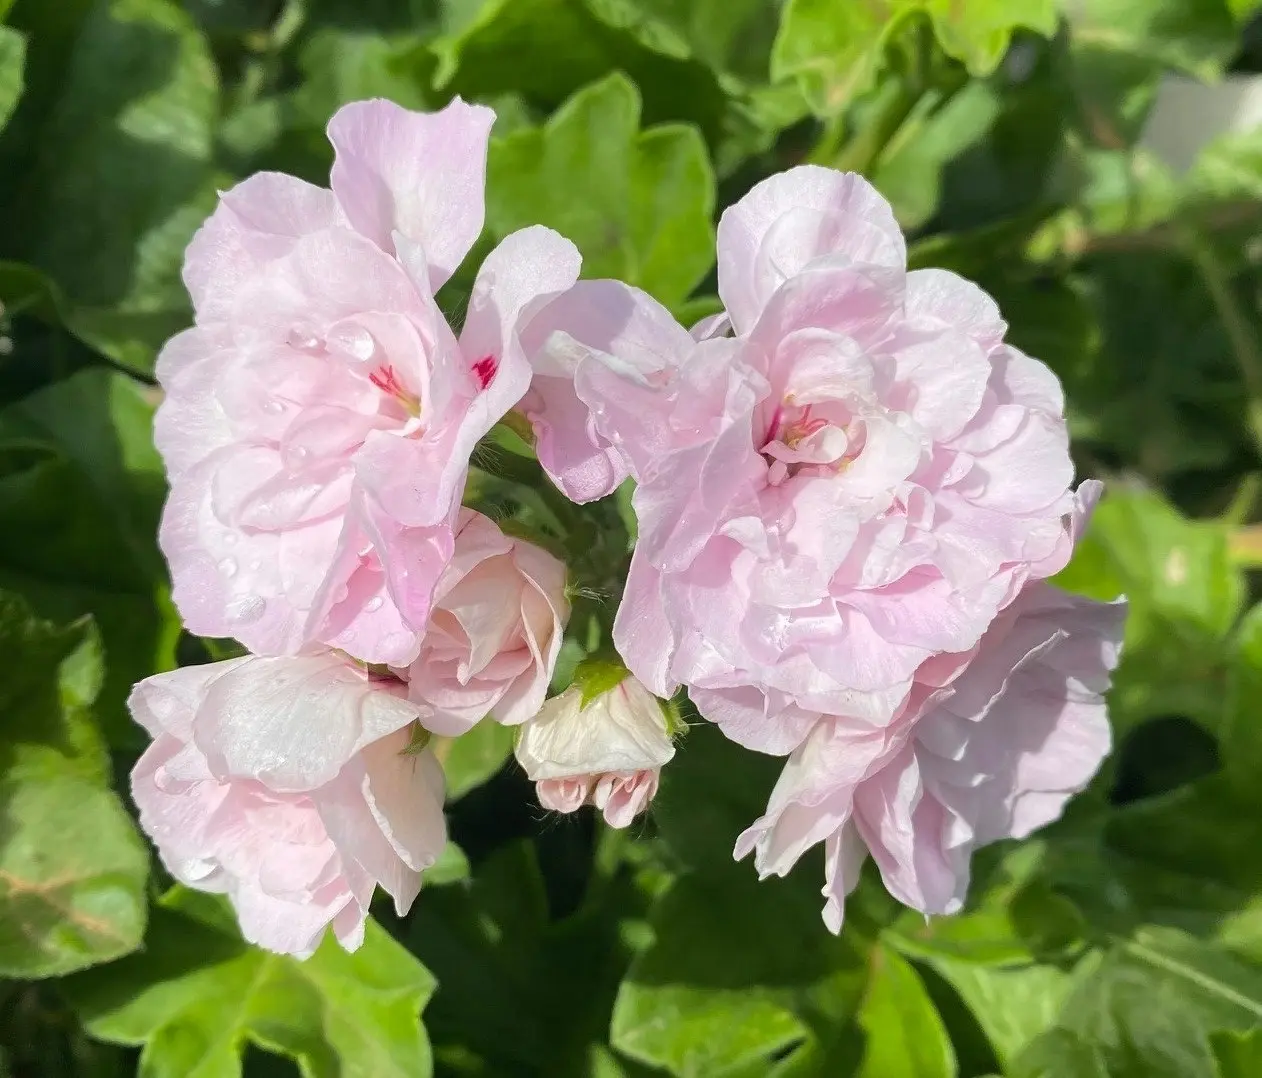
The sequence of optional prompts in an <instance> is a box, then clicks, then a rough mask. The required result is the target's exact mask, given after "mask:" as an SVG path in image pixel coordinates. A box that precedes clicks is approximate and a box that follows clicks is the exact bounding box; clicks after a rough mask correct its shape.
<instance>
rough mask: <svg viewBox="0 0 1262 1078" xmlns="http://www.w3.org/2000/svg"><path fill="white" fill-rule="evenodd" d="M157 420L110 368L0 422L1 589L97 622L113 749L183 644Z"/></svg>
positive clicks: (103, 709)
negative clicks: (163, 515)
mask: <svg viewBox="0 0 1262 1078" xmlns="http://www.w3.org/2000/svg"><path fill="white" fill-rule="evenodd" d="M152 417H153V406H152V403H151V402H150V401H149V400H148V399H146V397H145V396H144V391H143V390H142V389H141V388H140V387H139V386H138V385H137V383H135V382H134V381H133V380H132V379H130V378H128V377H127V376H125V375H122V374H118V373H112V372H109V371H107V370H105V369H103V368H91V369H87V370H84V371H81V372H80V373H78V374H76V375H74V376H73V377H71V378H69V379H66V380H65V381H62V382H58V383H56V384H54V385H52V386H50V387H49V388H47V389H45V390H41V391H40V392H38V393H36V394H33V395H32V396H30V397H27V398H26V399H25V400H23V401H21V402H19V403H17V404H15V405H11V406H10V407H9V408H7V409H5V410H4V411H3V412H0V516H3V517H4V519H5V520H7V521H8V522H9V527H8V528H6V529H3V530H2V531H0V586H4V587H9V588H11V589H14V590H18V591H21V592H22V594H23V595H24V596H25V597H26V598H27V600H28V601H29V602H30V603H31V604H32V605H33V606H34V608H35V609H36V611H37V612H38V613H40V614H42V615H43V616H45V617H51V618H54V619H58V620H63V621H64V620H69V619H71V618H75V617H79V616H81V615H83V614H87V613H90V614H92V615H93V616H94V617H95V618H96V620H97V622H98V625H99V627H100V629H101V633H102V635H103V638H104V642H105V647H106V650H107V652H108V654H109V657H110V662H109V664H108V668H107V677H106V683H105V688H104V690H103V692H102V696H101V700H100V703H99V711H100V716H101V721H102V724H103V726H104V727H105V729H106V730H107V733H108V734H109V736H110V740H111V741H112V742H113V743H116V744H124V743H129V742H130V743H133V744H136V743H139V742H138V739H139V738H142V737H143V735H142V734H141V733H140V732H139V730H138V728H136V727H135V726H134V725H133V724H132V722H131V720H130V719H129V718H128V717H127V714H126V710H125V708H124V706H123V703H124V700H125V699H126V696H127V693H128V692H129V691H130V688H131V684H132V683H133V682H135V681H138V680H139V679H140V678H142V677H145V676H147V675H148V674H151V673H153V672H154V671H155V670H162V669H168V668H170V667H171V666H173V665H174V662H175V655H174V649H175V643H176V640H177V638H178V635H179V623H178V619H177V618H176V617H175V613H174V610H173V609H172V607H171V604H170V601H169V599H168V597H167V585H166V572H165V567H164V566H163V563H162V560H161V556H160V555H159V553H158V551H157V549H156V547H155V544H154V536H155V535H156V533H157V525H158V516H159V512H160V509H161V505H162V499H163V497H164V495H165V492H166V487H165V483H164V481H163V477H162V465H161V461H160V460H159V458H158V455H157V452H156V451H155V450H154V447H153V438H152ZM68 506H73V507H74V513H68V512H67V511H66V510H67V507H68ZM31 535H38V536H40V541H39V542H38V543H32V542H30V541H29V537H30V536H31Z"/></svg>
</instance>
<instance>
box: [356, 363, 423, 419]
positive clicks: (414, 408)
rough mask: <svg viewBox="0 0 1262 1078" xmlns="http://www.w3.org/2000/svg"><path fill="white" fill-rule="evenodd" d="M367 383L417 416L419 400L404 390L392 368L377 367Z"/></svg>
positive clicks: (419, 407)
mask: <svg viewBox="0 0 1262 1078" xmlns="http://www.w3.org/2000/svg"><path fill="white" fill-rule="evenodd" d="M368 381H370V382H371V383H372V384H373V385H375V386H376V387H377V388H378V389H380V390H381V392H382V393H385V394H386V395H387V396H390V397H393V398H394V399H395V400H397V401H398V402H399V403H400V404H402V405H403V407H404V408H406V409H407V410H408V411H409V412H411V413H412V415H419V414H420V411H421V402H420V399H419V398H418V397H417V396H416V395H415V394H413V393H409V392H408V391H407V389H406V388H404V386H403V383H402V382H400V381H399V376H398V375H397V374H395V373H394V368H393V367H391V366H390V365H389V364H387V365H386V366H384V367H378V368H377V369H376V370H375V371H373V372H372V374H370V375H369V376H368Z"/></svg>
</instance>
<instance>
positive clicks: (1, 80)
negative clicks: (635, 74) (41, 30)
mask: <svg viewBox="0 0 1262 1078" xmlns="http://www.w3.org/2000/svg"><path fill="white" fill-rule="evenodd" d="M25 63H26V38H25V36H24V35H22V34H20V33H18V32H17V31H16V30H13V29H11V28H9V27H8V26H0V130H3V129H4V125H5V124H7V123H8V122H9V117H10V116H12V115H13V110H14V109H15V108H17V104H18V98H19V97H21V96H22V69H23V67H24V66H25Z"/></svg>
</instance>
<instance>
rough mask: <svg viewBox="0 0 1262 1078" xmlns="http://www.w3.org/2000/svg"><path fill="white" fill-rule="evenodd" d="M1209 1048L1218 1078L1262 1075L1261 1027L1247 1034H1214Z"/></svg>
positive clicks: (1252, 1077) (1253, 1077)
mask: <svg viewBox="0 0 1262 1078" xmlns="http://www.w3.org/2000/svg"><path fill="white" fill-rule="evenodd" d="M1209 1040H1210V1047H1211V1048H1213V1050H1214V1059H1215V1060H1216V1061H1217V1062H1218V1078H1257V1075H1259V1074H1262V1027H1258V1028H1257V1029H1253V1030H1251V1031H1249V1032H1248V1033H1215V1034H1213V1035H1212V1036H1211V1037H1210V1039H1209Z"/></svg>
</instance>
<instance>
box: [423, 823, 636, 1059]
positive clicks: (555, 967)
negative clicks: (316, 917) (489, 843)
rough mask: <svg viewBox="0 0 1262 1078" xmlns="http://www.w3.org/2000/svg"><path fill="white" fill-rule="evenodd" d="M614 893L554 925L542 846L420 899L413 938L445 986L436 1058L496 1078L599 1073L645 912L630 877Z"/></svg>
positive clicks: (519, 847) (486, 864)
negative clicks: (596, 1061) (593, 1069)
mask: <svg viewBox="0 0 1262 1078" xmlns="http://www.w3.org/2000/svg"><path fill="white" fill-rule="evenodd" d="M556 837H558V839H560V838H561V837H563V836H556ZM607 883H608V886H607V887H606V888H604V889H602V890H599V891H597V890H592V891H589V892H588V894H587V896H586V899H585V901H584V902H583V904H582V906H581V907H580V908H579V909H578V910H577V911H575V912H573V913H570V914H568V915H566V916H551V917H550V916H549V895H548V891H547V887H546V884H545V881H544V876H543V874H542V872H541V871H540V866H539V861H538V859H537V858H536V855H535V850H534V847H533V846H532V845H531V844H530V843H524V842H513V843H509V844H507V845H504V846H502V847H500V848H499V849H498V850H496V851H495V852H494V853H493V854H491V856H490V857H488V858H487V859H486V860H485V861H483V862H482V863H481V864H479V865H478V866H477V868H476V870H475V872H474V874H473V877H472V879H470V880H467V881H460V882H457V883H455V884H452V885H451V886H448V887H442V888H427V889H425V890H423V891H422V892H421V896H420V898H419V899H418V900H417V905H416V908H415V910H414V911H413V913H412V915H411V917H410V918H409V923H408V926H407V930H406V931H407V937H406V938H407V940H408V942H409V945H410V946H411V948H412V949H413V951H415V953H416V954H418V955H419V956H420V957H421V959H422V960H423V961H424V962H425V964H426V965H427V966H428V967H429V968H430V969H432V970H433V971H434V973H435V975H436V976H437V977H438V980H439V984H440V985H441V986H442V988H441V991H440V992H439V993H438V995H437V996H436V997H435V998H434V1002H433V1004H432V1006H431V1007H430V1010H429V1014H428V1019H429V1022H430V1028H431V1032H432V1035H433V1037H434V1043H435V1056H436V1058H437V1059H439V1060H440V1061H443V1060H451V1061H452V1063H453V1068H452V1069H453V1070H455V1069H456V1068H459V1069H461V1070H465V1071H467V1070H469V1069H470V1067H471V1066H472V1065H473V1064H474V1063H475V1061H476V1065H477V1067H478V1068H480V1069H476V1070H474V1073H481V1074H488V1075H490V1074H504V1075H509V1074H514V1075H515V1074H522V1075H526V1074H539V1075H554V1074H555V1075H570V1074H588V1073H590V1070H589V1067H590V1066H591V1054H592V1051H593V1046H594V1045H603V1044H605V1043H606V1042H607V1039H608V1030H609V1009H610V1005H611V1002H612V1000H613V996H614V992H615V991H616V990H617V987H618V982H619V980H620V978H621V977H622V974H623V972H624V971H625V969H626V964H627V961H628V958H629V951H630V943H629V938H628V937H629V936H630V934H631V933H630V932H629V931H628V930H627V926H628V925H629V924H630V923H632V921H633V919H635V918H638V917H639V916H640V915H641V912H642V907H643V900H642V898H641V897H640V895H639V893H638V892H637V890H636V888H635V887H634V886H633V884H632V882H631V881H630V880H629V879H628V878H627V876H626V875H625V874H620V875H617V876H614V877H613V878H612V879H610V880H608V881H607ZM605 1069H606V1070H608V1068H605ZM629 1074H634V1075H636V1076H637V1078H638V1076H639V1074H640V1072H639V1071H638V1070H635V1071H631V1072H629ZM628 1078H629V1076H628Z"/></svg>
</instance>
